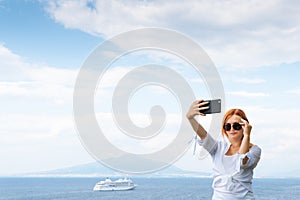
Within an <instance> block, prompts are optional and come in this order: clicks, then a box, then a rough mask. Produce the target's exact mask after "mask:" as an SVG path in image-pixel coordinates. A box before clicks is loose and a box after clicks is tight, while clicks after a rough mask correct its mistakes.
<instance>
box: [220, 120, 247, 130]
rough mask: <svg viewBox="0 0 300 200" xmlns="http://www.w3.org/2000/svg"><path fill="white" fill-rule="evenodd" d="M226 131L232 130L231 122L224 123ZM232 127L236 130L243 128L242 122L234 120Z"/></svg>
mask: <svg viewBox="0 0 300 200" xmlns="http://www.w3.org/2000/svg"><path fill="white" fill-rule="evenodd" d="M223 128H224V129H225V131H230V129H231V124H229V123H227V124H224V127H223ZM232 128H233V129H234V130H236V131H239V130H241V129H242V125H241V124H240V123H237V122H234V123H233V124H232Z"/></svg>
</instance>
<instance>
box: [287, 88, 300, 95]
mask: <svg viewBox="0 0 300 200" xmlns="http://www.w3.org/2000/svg"><path fill="white" fill-rule="evenodd" d="M287 93H289V94H296V95H299V94H300V89H293V90H289V91H287Z"/></svg>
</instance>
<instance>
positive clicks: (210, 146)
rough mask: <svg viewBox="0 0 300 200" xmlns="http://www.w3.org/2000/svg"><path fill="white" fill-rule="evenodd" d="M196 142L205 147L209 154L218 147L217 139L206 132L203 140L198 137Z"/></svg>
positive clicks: (214, 151)
mask: <svg viewBox="0 0 300 200" xmlns="http://www.w3.org/2000/svg"><path fill="white" fill-rule="evenodd" d="M198 144H199V145H200V146H202V147H203V148H204V149H206V150H207V151H208V152H209V153H210V155H214V154H215V153H216V150H217V148H218V145H217V141H216V140H215V139H214V138H213V137H212V136H211V135H210V134H209V133H207V134H206V136H205V138H204V139H203V140H201V139H198Z"/></svg>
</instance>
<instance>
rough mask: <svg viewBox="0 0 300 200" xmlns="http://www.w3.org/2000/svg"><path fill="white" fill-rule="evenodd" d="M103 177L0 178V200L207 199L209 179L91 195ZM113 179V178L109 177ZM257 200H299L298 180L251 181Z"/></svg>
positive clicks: (141, 184)
mask: <svg viewBox="0 0 300 200" xmlns="http://www.w3.org/2000/svg"><path fill="white" fill-rule="evenodd" d="M104 178H105V177H103V178H0V200H19V199H20V200H21V199H22V200H23V199H24V200H50V199H51V200H102V199H103V200H106V199H107V200H118V199H121V200H132V199H134V200H135V199H137V200H140V199H141V200H144V199H145V200H147V199H149V200H152V199H154V200H177V199H182V200H190V199H191V200H193V199H204V200H205V199H211V196H212V192H213V191H212V188H211V184H212V179H211V178H140V177H138V178H131V179H132V181H133V182H134V183H135V184H137V185H138V186H137V187H136V188H135V189H134V190H129V191H106V192H99V191H98V192H94V191H93V187H94V185H95V183H97V182H98V181H99V180H103V179H104ZM112 179H113V180H114V178H112ZM253 190H254V194H255V197H256V199H257V200H273V199H274V200H280V199H284V200H299V199H300V178H299V179H297V178H294V179H293V178H291V179H286V178H282V179H275V178H257V179H254V180H253Z"/></svg>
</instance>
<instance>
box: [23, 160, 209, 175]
mask: <svg viewBox="0 0 300 200" xmlns="http://www.w3.org/2000/svg"><path fill="white" fill-rule="evenodd" d="M124 175H126V174H124V173H121V172H118V171H115V170H113V169H110V168H108V167H105V166H103V165H102V164H100V163H98V162H93V163H88V164H84V165H78V166H74V167H68V168H62V169H56V170H51V171H43V172H37V173H30V174H22V175H18V176H25V177H106V176H110V177H116V176H124ZM210 175H211V174H210V173H206V172H195V171H187V170H182V169H179V168H178V167H175V166H169V167H167V168H164V169H162V170H159V171H157V172H154V173H149V174H139V175H136V174H133V175H132V174H130V176H131V177H132V176H139V177H210Z"/></svg>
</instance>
